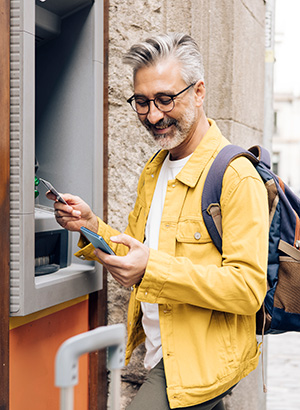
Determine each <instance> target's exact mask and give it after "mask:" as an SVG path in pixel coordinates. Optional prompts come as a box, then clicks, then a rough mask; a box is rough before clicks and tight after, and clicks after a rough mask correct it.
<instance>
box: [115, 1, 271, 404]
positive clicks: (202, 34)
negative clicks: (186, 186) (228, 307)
mask: <svg viewBox="0 0 300 410" xmlns="http://www.w3.org/2000/svg"><path fill="white" fill-rule="evenodd" d="M264 7H265V6H264V1H263V0H185V1H182V0H150V1H146V0H126V1H124V0H110V6H109V40H110V42H109V138H108V155H109V158H108V167H109V169H108V222H109V223H110V224H111V225H112V226H113V227H115V228H117V229H119V230H120V231H123V230H124V229H125V227H126V224H127V216H128V213H129V212H130V210H131V209H132V207H133V205H134V201H135V198H136V185H137V181H138V178H139V175H140V172H141V170H142V168H143V166H144V164H145V162H146V160H147V159H148V157H149V156H150V155H151V154H152V153H153V152H155V151H154V150H155V147H153V145H152V141H151V137H149V136H148V134H147V132H146V131H145V130H144V129H143V128H142V127H141V126H140V124H139V123H138V120H137V118H136V116H135V114H134V112H133V111H132V110H131V108H130V107H129V106H128V104H127V103H126V99H127V98H128V97H130V96H131V95H132V77H131V70H130V68H129V67H128V66H124V65H123V63H122V53H123V52H124V51H125V50H127V49H128V48H129V47H130V45H132V44H133V43H134V42H137V41H139V40H141V39H144V38H146V37H148V36H149V35H151V34H154V33H158V32H169V31H182V32H186V33H188V34H191V35H192V36H193V37H194V38H195V39H196V40H197V42H198V44H199V45H200V48H201V51H202V53H203V58H204V64H205V68H206V76H205V77H206V89H207V98H206V103H205V107H206V113H207V115H208V116H209V117H211V118H214V119H216V120H217V123H218V125H219V127H220V128H221V130H222V131H223V133H224V135H225V136H226V137H228V138H229V139H230V140H231V141H232V142H234V143H238V144H240V145H243V146H245V147H248V146H251V145H253V144H254V143H259V142H262V130H263V111H264V109H263V107H264V105H263V98H264V95H263V93H264V11H265V10H264ZM108 276H109V278H108V281H109V284H108V289H109V291H108V292H109V294H108V311H109V323H117V322H125V321H126V307H127V301H128V298H129V293H130V290H127V289H122V288H121V287H120V286H119V285H118V284H117V283H116V282H115V281H114V280H113V279H111V277H110V275H108ZM142 356H143V347H141V348H140V349H138V351H137V352H136V353H135V355H134V358H133V360H132V363H131V364H130V365H129V366H128V367H127V368H125V369H124V371H123V376H122V378H123V392H122V396H123V397H122V403H123V406H125V404H126V403H128V402H129V401H130V400H131V397H132V396H133V395H134V394H135V392H136V389H137V387H138V385H139V384H140V383H141V382H142V380H143V376H144V370H143V359H142ZM260 377H261V376H260V371H259V370H258V371H256V372H253V373H252V374H251V375H250V376H249V377H248V378H246V379H245V380H244V381H243V382H242V383H240V385H239V386H238V387H237V388H236V390H235V391H234V393H233V395H232V397H230V398H229V399H228V400H227V403H226V406H227V409H228V410H250V409H251V410H263V409H264V408H265V398H264V397H263V395H262V393H261V392H262V388H261V380H260ZM123 408H124V407H123Z"/></svg>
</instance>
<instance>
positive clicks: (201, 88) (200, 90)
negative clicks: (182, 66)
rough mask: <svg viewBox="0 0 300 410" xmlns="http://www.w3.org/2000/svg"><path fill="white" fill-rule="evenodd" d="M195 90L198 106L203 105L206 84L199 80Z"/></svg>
mask: <svg viewBox="0 0 300 410" xmlns="http://www.w3.org/2000/svg"><path fill="white" fill-rule="evenodd" d="M194 91H195V95H196V97H195V98H196V106H197V107H201V106H202V105H203V102H204V99H205V92H206V90H205V85H204V82H203V81H202V80H199V81H198V82H197V83H196V84H195V86H194Z"/></svg>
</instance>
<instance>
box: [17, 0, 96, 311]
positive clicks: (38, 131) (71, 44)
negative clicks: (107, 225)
mask: <svg viewBox="0 0 300 410" xmlns="http://www.w3.org/2000/svg"><path fill="white" fill-rule="evenodd" d="M102 39H103V4H102V0H95V1H92V0H72V1H71V0H57V1H54V0H51V1H50V0H46V1H43V2H42V1H38V0H37V1H34V0H11V158H10V162H11V192H10V199H11V210H10V211H11V228H10V238H11V245H10V246H11V302H10V309H11V315H12V316H23V315H27V314H30V313H33V312H36V311H39V310H41V309H44V308H47V307H50V306H54V305H57V304H59V303H62V302H65V301H67V300H71V299H74V298H76V297H79V296H82V295H85V294H88V293H91V292H94V291H97V290H99V289H101V288H102V269H101V266H100V265H99V264H95V263H93V262H86V261H81V260H79V259H77V258H75V257H74V256H73V253H74V252H75V251H76V249H77V246H76V244H77V241H78V238H79V234H78V233H70V232H67V231H65V230H63V229H62V228H61V227H60V226H59V225H58V224H57V223H56V221H55V218H54V213H53V204H52V203H51V201H49V200H48V199H47V198H46V197H45V195H44V193H45V191H46V189H43V188H42V187H41V184H40V185H39V186H38V190H39V192H40V194H39V196H38V197H37V198H36V199H35V198H34V189H35V185H34V180H35V176H37V177H42V178H45V179H47V180H49V181H51V183H52V184H53V185H54V186H55V187H56V188H57V189H58V190H59V191H60V192H71V193H74V194H76V195H79V196H81V197H82V198H84V199H85V200H86V201H87V202H88V203H89V205H90V206H91V207H92V208H93V209H94V211H95V212H96V213H97V214H98V215H99V216H101V215H102V202H103V193H102V180H103V157H102V155H103V154H102V152H103V151H102V141H103V130H102V115H103V108H102V107H103V97H102V89H103V45H102ZM36 159H37V161H38V169H37V171H36V172H35V165H36Z"/></svg>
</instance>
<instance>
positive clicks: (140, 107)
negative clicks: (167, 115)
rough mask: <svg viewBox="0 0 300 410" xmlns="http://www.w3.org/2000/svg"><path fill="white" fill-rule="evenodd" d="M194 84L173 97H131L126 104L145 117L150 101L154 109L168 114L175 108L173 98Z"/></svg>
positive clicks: (160, 95)
mask: <svg viewBox="0 0 300 410" xmlns="http://www.w3.org/2000/svg"><path fill="white" fill-rule="evenodd" d="M195 84H196V83H192V84H190V85H189V86H188V87H186V88H185V89H184V90H182V91H179V93H177V94H175V95H168V94H158V95H157V96H156V97H155V98H151V99H148V98H145V97H139V96H138V97H136V96H135V95H133V96H132V97H130V98H128V100H127V102H128V103H129V104H130V105H131V107H132V108H133V110H134V111H135V112H137V113H138V114H140V115H146V114H148V112H149V111H150V101H153V102H154V105H155V107H156V108H158V109H159V110H160V111H162V112H170V111H172V110H173V108H174V107H175V101H174V100H175V98H176V97H178V96H179V95H180V94H182V93H184V92H185V91H187V90H188V89H189V88H190V87H192V86H193V85H195Z"/></svg>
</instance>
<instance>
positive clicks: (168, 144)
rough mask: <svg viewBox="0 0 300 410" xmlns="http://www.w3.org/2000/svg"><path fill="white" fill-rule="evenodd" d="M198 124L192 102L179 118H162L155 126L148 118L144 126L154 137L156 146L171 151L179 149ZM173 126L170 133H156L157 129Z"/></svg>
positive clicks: (143, 122)
mask: <svg viewBox="0 0 300 410" xmlns="http://www.w3.org/2000/svg"><path fill="white" fill-rule="evenodd" d="M195 122H196V110H195V107H194V105H193V104H192V102H191V103H190V105H189V106H188V108H187V110H186V112H185V113H184V114H183V115H182V116H181V117H180V118H179V119H177V120H176V119H174V118H162V119H161V120H159V121H158V122H157V123H156V124H155V126H154V124H151V123H150V122H149V121H148V119H147V118H146V119H145V120H144V121H142V124H143V125H144V127H145V128H146V129H147V131H148V132H149V133H150V134H151V135H152V137H153V138H154V141H155V142H156V144H157V145H158V146H159V147H160V148H163V149H166V150H171V149H173V148H175V147H178V145H180V144H181V143H182V142H183V141H184V140H185V139H186V138H187V137H188V135H189V133H190V132H191V130H192V128H193V126H194V125H195ZM170 126H172V129H171V130H170V131H167V132H166V133H165V134H157V133H155V127H156V128H158V129H164V128H167V127H170Z"/></svg>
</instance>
